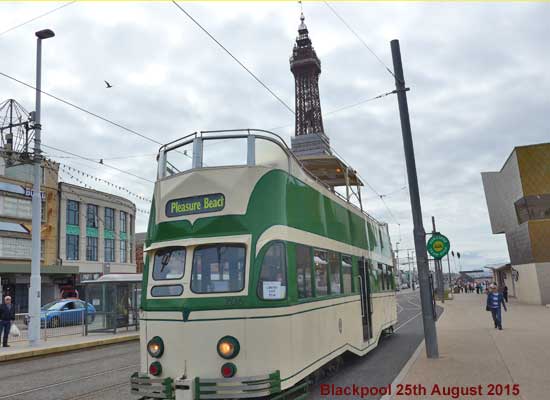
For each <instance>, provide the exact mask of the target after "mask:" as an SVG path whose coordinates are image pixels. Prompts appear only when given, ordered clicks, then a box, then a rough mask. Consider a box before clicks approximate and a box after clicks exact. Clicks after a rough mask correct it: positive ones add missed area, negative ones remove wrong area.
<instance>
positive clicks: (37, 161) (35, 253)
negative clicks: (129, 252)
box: [29, 38, 42, 346]
mask: <svg viewBox="0 0 550 400" xmlns="http://www.w3.org/2000/svg"><path fill="white" fill-rule="evenodd" d="M41 86H42V39H40V38H39V39H37V41H36V111H35V114H34V170H33V172H34V184H33V193H32V253H31V255H32V260H31V287H30V289H29V316H30V321H29V344H30V345H31V346H37V345H38V344H40V300H41V294H40V288H41V285H42V279H41V277H40V240H41V237H40V236H41V235H40V233H41V232H40V230H41V228H42V207H41V205H42V199H41V198H40V180H41V175H42V174H41V172H42V171H41V168H40V167H41V161H42V157H41V155H40V131H41V129H42V126H41V125H40V94H41Z"/></svg>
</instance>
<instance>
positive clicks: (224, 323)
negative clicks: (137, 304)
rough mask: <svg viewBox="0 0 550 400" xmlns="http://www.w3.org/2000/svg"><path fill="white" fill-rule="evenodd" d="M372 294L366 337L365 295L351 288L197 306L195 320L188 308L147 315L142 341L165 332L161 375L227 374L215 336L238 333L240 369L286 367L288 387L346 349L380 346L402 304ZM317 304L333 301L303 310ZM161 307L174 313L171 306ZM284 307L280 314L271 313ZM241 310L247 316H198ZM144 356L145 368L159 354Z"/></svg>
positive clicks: (389, 295)
mask: <svg viewBox="0 0 550 400" xmlns="http://www.w3.org/2000/svg"><path fill="white" fill-rule="evenodd" d="M372 302H373V307H374V310H375V311H374V314H373V316H372V317H373V332H374V337H373V339H371V340H370V341H369V342H364V341H363V331H362V326H361V305H360V298H359V296H347V297H340V298H333V299H327V300H324V301H316V302H310V303H304V304H299V305H296V306H292V307H284V308H276V309H268V308H264V309H246V310H216V311H201V312H193V313H191V315H190V318H189V321H188V322H182V321H181V313H172V314H173V316H172V318H169V319H173V322H172V321H153V320H144V321H142V326H143V330H142V332H144V333H142V341H141V346H142V349H143V350H145V346H146V343H147V340H149V339H151V338H152V337H153V336H157V335H159V336H161V337H162V339H163V341H164V343H165V354H164V355H163V356H162V357H161V359H160V361H161V363H162V366H163V375H162V377H166V376H170V377H172V378H174V379H176V378H180V377H181V376H182V375H183V374H184V373H186V376H187V378H194V377H196V376H199V377H201V378H203V379H206V378H220V377H221V375H220V372H219V371H220V368H221V366H222V364H223V363H224V362H226V361H225V360H224V359H222V358H221V357H220V356H219V355H218V354H217V352H216V344H217V342H218V340H219V339H220V338H221V337H223V336H225V335H232V336H234V337H236V338H237V339H238V340H239V342H240V343H241V352H240V353H239V355H238V356H237V357H236V358H235V359H234V360H232V362H234V363H235V365H237V369H238V372H237V375H236V377H247V376H255V375H261V374H269V373H272V372H273V371H274V370H276V369H279V370H280V372H281V379H282V388H283V389H286V388H289V387H291V386H293V385H294V384H296V383H297V382H299V381H300V380H301V379H303V378H305V377H306V376H307V375H309V374H310V373H312V372H313V371H315V370H316V369H318V368H319V367H321V366H322V365H323V364H325V363H327V362H328V361H330V360H331V359H332V358H334V357H336V356H338V355H340V354H342V353H344V352H346V351H350V352H352V353H355V354H357V355H365V354H366V353H368V352H369V351H370V350H372V349H373V348H375V347H376V345H377V343H378V340H379V337H380V333H381V331H382V329H384V328H387V327H389V326H391V325H394V324H395V323H396V322H397V311H396V306H395V296H394V293H393V292H386V293H379V294H374V295H373V297H372ZM327 306H330V307H327ZM318 307H326V308H321V309H317V310H313V311H309V312H304V311H305V310H307V309H311V308H318ZM299 312H301V313H299ZM296 313H299V314H296ZM162 314H163V316H164V317H167V316H168V315H167V314H168V313H167V312H164V313H162ZM288 314H294V315H288ZM157 315H158V313H156V312H146V313H144V318H145V319H153V318H156V317H157ZM277 315H279V317H278V318H269V317H270V316H272V317H275V316H277ZM280 315H285V316H280ZM237 317H241V318H242V319H225V320H218V321H211V320H209V321H198V320H200V319H206V318H208V319H214V318H237ZM253 317H263V318H259V319H254V318H253ZM266 317H268V318H266ZM339 319H341V320H342V332H341V333H340V331H339V328H338V326H339ZM320 333H322V334H320ZM143 354H145V357H144V356H143ZM141 361H142V370H143V371H146V370H147V368H148V365H149V364H150V363H151V362H152V361H153V359H152V358H151V357H150V356H149V355H148V353H146V351H142V360H141Z"/></svg>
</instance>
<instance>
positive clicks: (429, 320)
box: [391, 39, 439, 358]
mask: <svg viewBox="0 0 550 400" xmlns="http://www.w3.org/2000/svg"><path fill="white" fill-rule="evenodd" d="M391 53H392V59H393V70H394V73H395V88H396V91H397V102H398V104H399V116H400V120H401V131H402V134H403V147H404V150H405V161H406V164H407V175H408V181H409V194H410V197H411V208H412V217H413V224H414V247H415V250H416V259H417V269H418V281H419V284H420V301H421V304H422V322H423V326H424V341H425V344H426V355H427V356H428V358H439V350H438V345H437V331H436V328H435V319H434V315H433V313H432V311H433V310H432V308H433V305H432V294H431V291H430V271H429V267H428V251H427V249H426V231H425V230H424V225H423V223H422V207H421V204H420V192H419V189H418V177H417V173H416V161H415V157H414V146H413V140H412V133H411V122H410V119H409V108H408V104H407V93H406V92H407V90H408V89H407V88H406V87H405V77H404V75H403V65H402V63H401V50H400V48H399V41H398V40H396V39H394V40H392V41H391Z"/></svg>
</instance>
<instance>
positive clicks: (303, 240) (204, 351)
mask: <svg viewBox="0 0 550 400" xmlns="http://www.w3.org/2000/svg"><path fill="white" fill-rule="evenodd" d="M234 144H236V146H232V145H234ZM212 149H214V150H215V151H214V152H213V151H212ZM220 154H225V155H224V157H227V158H237V159H238V161H232V162H231V165H227V164H229V163H228V162H225V161H223V160H221V158H220ZM187 162H188V163H189V165H185V166H183V167H182V164H184V163H187ZM224 164H225V165H224ZM145 252H146V257H145V267H144V272H143V290H142V300H141V311H140V326H141V333H140V334H141V340H140V349H141V371H140V372H136V373H134V374H133V375H132V377H131V386H132V392H133V393H134V394H137V395H139V396H141V397H142V398H166V399H178V400H180V399H186V400H187V399H195V400H198V399H236V398H239V399H240V398H271V399H275V398H277V399H283V398H302V397H303V395H300V393H303V392H304V388H305V386H306V385H305V382H307V380H308V377H310V376H311V375H312V374H313V373H315V371H317V370H319V369H320V368H322V367H323V366H326V365H327V364H329V363H331V362H334V361H335V360H337V359H339V358H340V356H341V355H342V354H343V353H345V352H351V353H354V354H356V355H360V356H361V355H365V354H366V353H368V352H369V351H370V350H372V349H373V348H375V347H376V346H377V344H378V341H379V339H380V336H381V334H382V333H383V332H384V331H388V330H391V329H392V327H393V325H394V324H396V322H397V311H396V299H395V291H394V278H393V259H392V250H391V243H390V239H389V234H388V228H387V225H386V224H382V223H380V222H377V221H376V220H375V219H373V218H372V217H370V216H368V215H367V214H365V213H363V212H362V211H361V210H360V209H359V208H357V207H356V206H354V205H352V204H351V203H350V202H349V201H346V200H345V199H343V198H342V197H341V196H339V195H338V194H337V193H335V192H334V191H332V190H329V189H328V188H327V186H326V185H324V184H323V182H319V180H318V179H316V178H315V177H314V176H313V175H311V174H310V173H308V172H307V171H306V170H305V169H304V167H303V166H302V164H301V162H300V161H298V159H296V158H295V157H294V155H293V154H292V153H291V152H290V150H289V149H288V148H287V146H286V145H285V143H284V141H282V140H281V139H280V138H278V136H276V135H274V134H271V133H269V132H266V131H259V130H245V131H237V132H235V131H231V132H225V133H222V132H198V133H194V134H192V135H189V136H187V137H184V138H182V139H180V140H178V141H176V142H173V143H169V144H167V145H165V146H163V147H162V148H161V149H160V152H159V156H158V179H157V182H156V184H155V189H154V197H153V205H152V208H151V216H150V220H149V227H148V232H147V239H146V247H145Z"/></svg>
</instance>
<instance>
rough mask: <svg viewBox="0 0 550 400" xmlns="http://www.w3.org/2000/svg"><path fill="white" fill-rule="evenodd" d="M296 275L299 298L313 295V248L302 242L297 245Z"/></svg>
mask: <svg viewBox="0 0 550 400" xmlns="http://www.w3.org/2000/svg"><path fill="white" fill-rule="evenodd" d="M296 275H297V279H296V281H297V283H298V298H299V299H307V298H309V297H313V293H312V290H311V248H310V247H308V246H304V245H301V244H297V245H296Z"/></svg>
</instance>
